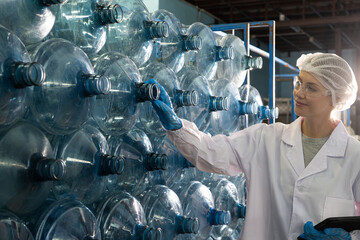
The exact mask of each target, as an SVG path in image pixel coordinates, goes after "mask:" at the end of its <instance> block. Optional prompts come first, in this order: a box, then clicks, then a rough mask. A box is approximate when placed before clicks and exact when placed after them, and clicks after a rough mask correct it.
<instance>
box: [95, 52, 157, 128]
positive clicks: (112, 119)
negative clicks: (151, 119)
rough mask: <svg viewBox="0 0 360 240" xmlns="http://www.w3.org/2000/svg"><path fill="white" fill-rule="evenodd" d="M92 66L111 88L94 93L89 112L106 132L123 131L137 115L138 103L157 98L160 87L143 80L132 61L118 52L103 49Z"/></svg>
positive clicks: (130, 125) (132, 123)
mask: <svg viewBox="0 0 360 240" xmlns="http://www.w3.org/2000/svg"><path fill="white" fill-rule="evenodd" d="M94 69H95V71H96V72H97V73H98V74H102V75H105V76H107V77H108V78H109V80H110V83H111V88H110V91H109V94H107V95H102V96H96V101H95V104H93V105H92V115H93V117H94V119H95V121H96V122H97V124H98V125H99V127H100V129H101V130H102V131H103V132H105V133H106V134H108V135H121V134H124V133H126V132H128V131H129V130H130V129H131V128H132V127H133V126H134V125H135V121H136V120H137V119H138V118H139V114H140V113H139V107H140V106H139V104H138V103H140V102H143V101H150V100H156V99H157V98H158V97H159V94H160V93H159V88H158V87H157V85H155V84H144V83H143V82H142V80H141V76H140V73H139V71H138V69H137V67H136V65H135V63H134V62H133V61H131V60H130V59H129V58H128V57H126V56H124V55H122V54H120V53H116V52H108V53H104V54H103V55H101V56H100V57H98V58H97V60H96V62H95V64H94Z"/></svg>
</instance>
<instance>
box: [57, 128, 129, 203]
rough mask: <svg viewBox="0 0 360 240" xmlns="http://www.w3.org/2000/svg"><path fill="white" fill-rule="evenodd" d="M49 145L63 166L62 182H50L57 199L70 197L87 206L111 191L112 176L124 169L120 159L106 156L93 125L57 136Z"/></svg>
mask: <svg viewBox="0 0 360 240" xmlns="http://www.w3.org/2000/svg"><path fill="white" fill-rule="evenodd" d="M52 145H53V146H54V152H55V154H56V156H57V157H58V158H61V159H64V161H65V162H66V167H67V168H66V173H65V175H64V177H63V179H62V181H59V182H57V183H56V184H54V188H53V193H54V195H55V197H56V198H57V199H61V198H63V197H64V196H74V197H76V198H77V199H79V200H80V201H82V202H83V203H84V204H86V205H87V206H89V207H90V206H91V205H90V204H92V203H94V202H95V201H98V200H100V199H101V197H102V196H103V195H104V194H105V193H106V192H107V190H112V187H111V186H112V185H113V184H115V181H116V176H115V175H116V174H121V173H122V171H123V169H124V160H123V158H122V157H116V156H111V155H109V146H108V143H107V141H106V139H105V137H104V136H103V135H102V134H101V132H100V131H99V130H97V129H96V128H95V127H93V126H89V125H85V126H84V127H83V128H82V129H80V130H78V131H76V132H75V133H73V134H71V135H66V136H58V137H57V138H55V139H54V141H53V143H52Z"/></svg>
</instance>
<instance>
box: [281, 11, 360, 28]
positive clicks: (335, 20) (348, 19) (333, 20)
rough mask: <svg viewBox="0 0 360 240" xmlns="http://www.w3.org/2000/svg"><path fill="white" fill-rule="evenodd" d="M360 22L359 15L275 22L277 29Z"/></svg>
mask: <svg viewBox="0 0 360 240" xmlns="http://www.w3.org/2000/svg"><path fill="white" fill-rule="evenodd" d="M356 22H360V14H356V15H355V14H353V15H350V16H335V17H323V18H308V19H305V20H303V19H299V20H289V21H281V22H277V23H276V25H277V27H291V26H300V27H304V26H316V25H326V24H339V23H356Z"/></svg>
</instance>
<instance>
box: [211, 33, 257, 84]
mask: <svg viewBox="0 0 360 240" xmlns="http://www.w3.org/2000/svg"><path fill="white" fill-rule="evenodd" d="M218 44H219V45H220V46H224V47H230V48H232V49H233V58H232V59H231V60H229V61H220V62H218V67H217V72H216V75H217V78H226V79H229V80H230V81H232V82H234V83H235V86H236V87H237V88H239V87H241V85H242V84H243V83H244V81H245V77H246V73H247V70H253V69H261V68H262V64H263V61H262V58H261V57H252V56H249V55H247V54H246V49H245V45H244V42H243V41H242V40H241V39H240V38H239V37H237V36H235V35H232V34H227V35H225V36H223V37H222V38H221V39H220V41H218Z"/></svg>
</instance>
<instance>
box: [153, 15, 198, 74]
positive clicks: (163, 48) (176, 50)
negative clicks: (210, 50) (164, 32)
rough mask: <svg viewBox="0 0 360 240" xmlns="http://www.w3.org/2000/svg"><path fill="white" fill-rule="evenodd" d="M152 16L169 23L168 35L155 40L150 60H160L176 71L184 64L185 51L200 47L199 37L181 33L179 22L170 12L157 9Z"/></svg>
mask: <svg viewBox="0 0 360 240" xmlns="http://www.w3.org/2000/svg"><path fill="white" fill-rule="evenodd" d="M152 16H153V17H154V18H155V19H159V20H161V21H165V22H166V23H167V24H168V25H169V36H168V37H166V38H160V39H157V40H156V42H155V43H154V49H153V52H152V58H151V60H153V61H159V62H162V63H164V64H165V65H166V66H168V67H169V68H171V69H172V70H173V71H174V72H175V73H177V72H179V71H180V70H181V69H182V67H183V66H184V60H185V52H187V51H191V50H199V49H201V43H202V42H201V37H199V36H197V35H186V34H183V32H182V29H181V28H182V25H181V22H180V21H179V19H177V18H176V17H175V15H174V14H172V13H171V12H168V11H166V10H164V9H159V10H156V11H155V12H153V13H152Z"/></svg>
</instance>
